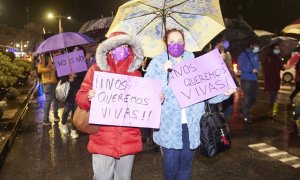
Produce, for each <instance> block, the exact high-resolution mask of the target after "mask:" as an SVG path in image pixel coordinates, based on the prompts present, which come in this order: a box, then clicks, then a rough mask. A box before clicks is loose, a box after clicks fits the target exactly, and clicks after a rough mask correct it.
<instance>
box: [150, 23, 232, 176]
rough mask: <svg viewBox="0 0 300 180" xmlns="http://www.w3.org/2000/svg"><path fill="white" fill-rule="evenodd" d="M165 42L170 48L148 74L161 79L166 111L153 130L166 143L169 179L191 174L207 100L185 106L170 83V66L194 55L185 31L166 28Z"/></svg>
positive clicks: (165, 170) (221, 97)
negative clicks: (185, 42)
mask: <svg viewBox="0 0 300 180" xmlns="http://www.w3.org/2000/svg"><path fill="white" fill-rule="evenodd" d="M164 42H165V44H166V46H168V52H169V55H170V57H169V60H168V54H167V52H166V51H164V52H162V53H161V54H160V55H158V56H156V57H154V58H153V59H152V60H151V62H150V64H149V66H148V68H147V72H146V74H145V77H146V78H151V79H157V80H161V81H162V83H163V90H162V94H161V99H162V101H163V104H162V112H161V120H160V128H159V129H157V130H155V131H154V133H153V139H154V142H155V143H156V144H158V145H160V146H161V147H162V151H163V176H164V179H165V180H176V179H180V180H185V179H189V178H190V174H191V170H192V162H193V159H194V150H195V149H196V148H197V147H198V146H199V145H200V125H199V121H200V118H201V116H202V115H203V114H204V103H203V102H201V103H197V104H194V105H191V106H189V107H186V108H184V109H181V108H180V106H179V104H178V102H177V100H176V98H175V96H174V94H173V92H172V90H171V88H170V87H169V86H168V83H167V81H168V80H167V74H168V69H170V68H172V65H173V64H176V63H179V62H181V61H185V60H191V59H193V58H194V55H193V53H192V52H188V51H185V50H184V34H183V32H182V31H180V30H177V29H171V30H168V31H167V32H166V35H165V37H164ZM227 97H228V96H226V95H219V96H216V97H214V98H212V99H210V100H209V102H210V103H217V102H221V101H222V100H224V99H226V98H227Z"/></svg>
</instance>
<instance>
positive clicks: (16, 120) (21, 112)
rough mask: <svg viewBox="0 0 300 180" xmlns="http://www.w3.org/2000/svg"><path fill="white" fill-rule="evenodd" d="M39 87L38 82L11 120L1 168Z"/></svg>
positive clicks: (0, 147)
mask: <svg viewBox="0 0 300 180" xmlns="http://www.w3.org/2000/svg"><path fill="white" fill-rule="evenodd" d="M37 87H38V82H35V84H34V85H33V86H32V87H31V89H30V90H29V92H28V94H27V97H26V98H25V99H24V101H23V102H22V104H20V107H19V108H18V110H17V112H16V113H15V115H14V116H13V118H12V119H11V123H12V128H10V129H9V130H8V131H7V133H6V134H7V135H6V137H7V138H5V137H2V139H3V138H4V139H3V142H2V143H1V144H0V168H1V166H2V165H3V163H4V161H5V157H6V155H7V154H8V152H9V150H10V148H11V146H12V144H13V142H14V139H15V137H16V135H17V130H18V128H19V126H20V125H21V123H22V121H23V119H24V117H25V115H26V113H27V110H28V105H29V103H30V100H31V98H32V96H33V95H34V92H35V91H36V89H37Z"/></svg>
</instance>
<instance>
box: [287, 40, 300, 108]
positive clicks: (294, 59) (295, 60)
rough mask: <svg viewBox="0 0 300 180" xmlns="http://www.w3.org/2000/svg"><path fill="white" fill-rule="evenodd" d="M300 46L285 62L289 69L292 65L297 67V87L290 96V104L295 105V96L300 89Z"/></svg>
mask: <svg viewBox="0 0 300 180" xmlns="http://www.w3.org/2000/svg"><path fill="white" fill-rule="evenodd" d="M299 60H300V46H298V47H297V48H296V49H295V50H294V52H293V53H292V55H291V58H290V59H289V60H288V62H287V63H286V64H285V68H286V69H289V68H291V67H295V69H296V76H295V83H296V84H295V89H294V90H293V92H292V94H291V95H290V97H289V101H290V102H289V105H293V103H294V98H295V96H296V95H297V94H298V92H299V91H300V61H299Z"/></svg>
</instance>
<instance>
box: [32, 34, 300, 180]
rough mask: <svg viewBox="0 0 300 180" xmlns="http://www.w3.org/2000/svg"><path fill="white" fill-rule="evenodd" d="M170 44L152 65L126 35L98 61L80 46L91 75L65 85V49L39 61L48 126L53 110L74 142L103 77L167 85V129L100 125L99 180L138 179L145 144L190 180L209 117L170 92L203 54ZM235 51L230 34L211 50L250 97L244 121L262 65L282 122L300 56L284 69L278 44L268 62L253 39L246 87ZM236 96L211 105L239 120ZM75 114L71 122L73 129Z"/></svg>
mask: <svg viewBox="0 0 300 180" xmlns="http://www.w3.org/2000/svg"><path fill="white" fill-rule="evenodd" d="M163 41H164V43H165V47H167V48H166V49H167V50H165V51H163V52H162V53H161V54H159V55H157V56H155V57H154V58H153V59H152V60H151V61H150V59H148V58H144V56H143V52H142V48H141V46H140V44H139V42H138V41H137V40H136V39H135V38H134V37H132V36H130V35H128V34H126V33H124V32H114V33H112V34H111V35H110V36H109V38H108V39H107V40H105V41H103V42H102V43H100V44H99V46H98V48H97V51H96V52H95V54H94V55H93V54H92V53H85V50H84V49H83V48H82V47H73V49H72V50H74V51H76V50H83V51H84V54H85V57H86V63H87V67H88V71H84V72H81V73H71V74H70V75H66V76H62V77H59V78H58V77H57V73H56V68H55V66H54V64H53V60H52V58H53V57H54V56H57V55H60V54H62V53H64V51H63V50H58V51H55V52H52V53H51V54H50V55H49V54H44V55H40V56H39V64H38V73H40V74H41V80H40V83H41V84H42V85H43V91H44V94H45V98H46V101H45V106H44V120H43V124H44V125H45V126H49V125H51V120H50V117H51V116H50V109H51V104H52V105H53V108H52V110H53V120H52V122H54V123H57V122H60V124H61V126H60V129H61V132H62V133H63V134H68V133H69V129H68V126H70V128H71V133H70V136H71V137H72V138H74V139H76V138H78V137H79V133H78V132H77V131H76V128H75V126H74V125H73V123H72V119H73V115H74V111H75V109H76V108H77V106H78V107H80V108H81V109H84V110H86V111H89V110H90V105H91V99H92V98H93V97H94V96H95V90H94V89H93V88H92V87H93V75H94V72H95V71H106V72H110V73H116V74H123V75H128V76H138V77H144V78H150V79H156V80H160V81H161V82H162V84H163V88H162V89H163V90H162V92H161V94H160V100H161V103H162V107H161V108H162V109H161V119H160V128H159V129H150V128H142V129H140V128H133V127H121V126H99V129H98V132H97V133H95V134H91V135H90V139H89V143H88V151H89V152H90V153H91V154H92V158H93V163H92V164H93V171H94V179H113V178H114V179H131V171H132V166H133V162H134V156H135V154H136V153H138V152H140V151H142V143H143V142H146V144H147V145H148V146H150V147H153V148H154V149H156V150H157V149H159V148H160V150H161V153H162V158H163V177H164V179H166V180H172V179H189V178H190V175H191V170H192V162H193V159H194V154H195V149H196V148H197V147H198V146H199V144H200V127H199V121H200V118H201V116H202V115H203V114H204V103H203V102H200V103H196V104H194V105H191V106H188V107H186V108H183V109H182V108H180V106H179V104H178V102H177V100H176V98H175V96H174V93H173V92H172V90H171V88H170V87H169V85H168V80H169V79H168V78H167V77H168V73H170V71H169V69H171V68H172V66H173V65H174V64H177V63H180V62H182V61H187V60H191V59H193V58H194V57H195V55H194V54H193V53H192V52H188V51H186V50H185V39H184V34H183V32H182V31H181V30H178V29H169V30H167V31H166V34H165V36H164V38H163ZM229 46H230V45H229V42H228V41H226V40H225V39H224V37H223V36H222V35H218V36H216V37H215V38H214V39H213V40H212V41H211V42H210V45H209V46H208V47H209V48H207V49H206V51H207V52H208V51H211V50H213V49H218V51H219V52H220V54H221V56H222V58H223V60H224V62H225V64H226V66H227V68H228V70H229V72H230V74H231V76H232V78H233V80H234V82H235V84H236V86H237V87H241V89H242V94H243V99H242V106H241V109H240V112H241V115H242V120H243V121H244V122H245V123H252V122H253V121H252V117H251V116H250V112H251V109H252V107H253V106H254V105H255V102H256V99H257V96H258V82H257V81H258V72H259V71H260V69H259V68H260V65H259V63H260V62H261V65H262V71H263V75H264V79H265V90H266V91H267V92H268V93H269V106H268V117H270V118H274V117H276V115H277V114H276V111H274V106H276V97H277V94H278V91H279V89H280V84H281V78H280V71H281V70H284V69H287V68H293V67H294V66H295V67H296V88H295V90H294V91H293V93H292V94H291V96H290V102H291V103H292V102H293V99H294V97H295V95H296V94H297V93H298V92H299V91H300V80H299V79H300V68H299V71H298V70H297V67H298V66H300V65H298V64H300V62H298V60H299V59H300V52H299V51H297V52H295V53H294V54H293V55H292V57H291V59H290V60H289V61H288V63H287V64H285V65H284V64H283V63H282V61H281V57H280V48H279V45H278V44H276V43H275V44H273V45H272V46H271V47H270V51H269V53H268V54H267V56H266V57H265V58H264V59H259V56H258V53H259V42H258V41H257V40H254V39H253V40H249V41H248V42H247V46H245V48H244V50H243V51H242V52H240V54H239V56H238V57H237V61H238V67H239V69H240V71H241V76H240V81H238V80H237V77H236V75H235V72H234V71H233V69H232V62H231V56H230V53H229V51H228V47H229ZM203 53H204V52H203ZM203 53H202V54H203ZM149 61H150V63H149ZM58 81H61V82H66V81H68V82H70V90H69V92H68V96H67V99H66V100H65V101H64V102H61V103H63V105H64V108H63V113H62V115H61V117H62V118H60V115H59V114H58V106H59V102H58V101H57V99H56V98H55V89H56V87H57V84H58ZM233 92H234V90H231V91H228V92H227V93H224V94H220V95H218V96H215V97H213V98H211V99H209V102H210V103H218V102H222V105H223V112H224V116H225V118H226V119H227V120H229V119H230V118H231V114H232V113H233V109H234V107H233V106H234V94H233ZM70 112H71V120H70V125H68V123H67V122H68V118H69V113H70ZM299 116H300V104H298V105H297V107H296V113H295V115H294V116H293V119H294V120H297V119H298V117H299ZM193 119H198V120H199V121H194V120H193ZM141 130H142V133H141ZM120 139H122V141H121V142H119V140H120Z"/></svg>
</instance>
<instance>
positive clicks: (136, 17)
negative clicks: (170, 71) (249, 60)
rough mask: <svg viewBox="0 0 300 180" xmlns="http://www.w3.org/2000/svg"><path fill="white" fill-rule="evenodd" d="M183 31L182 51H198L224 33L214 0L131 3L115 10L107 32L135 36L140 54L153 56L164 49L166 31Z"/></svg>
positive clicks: (147, 0)
mask: <svg viewBox="0 0 300 180" xmlns="http://www.w3.org/2000/svg"><path fill="white" fill-rule="evenodd" d="M172 28H177V29H180V30H183V33H184V37H185V48H186V49H187V50H189V51H200V50H201V49H202V48H203V47H204V46H205V45H206V44H207V43H208V42H209V41H210V40H211V39H212V38H214V37H215V36H216V35H217V34H219V33H220V32H221V31H222V30H224V23H223V18H222V14H221V9H220V5H219V1H218V0H209V1H207V0H176V1H175V0H133V1H129V2H127V3H125V4H123V5H122V6H120V7H119V9H118V12H117V14H116V17H115V18H114V21H113V23H112V25H111V27H110V29H109V31H108V33H107V36H108V35H109V34H110V33H112V32H115V31H123V32H126V33H128V34H130V35H134V36H136V37H137V38H138V39H139V41H140V42H141V44H142V47H143V50H144V54H145V56H147V57H154V56H156V55H157V54H159V53H160V52H161V51H162V50H163V49H164V44H163V41H162V37H163V35H164V34H165V31H166V29H172Z"/></svg>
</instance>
